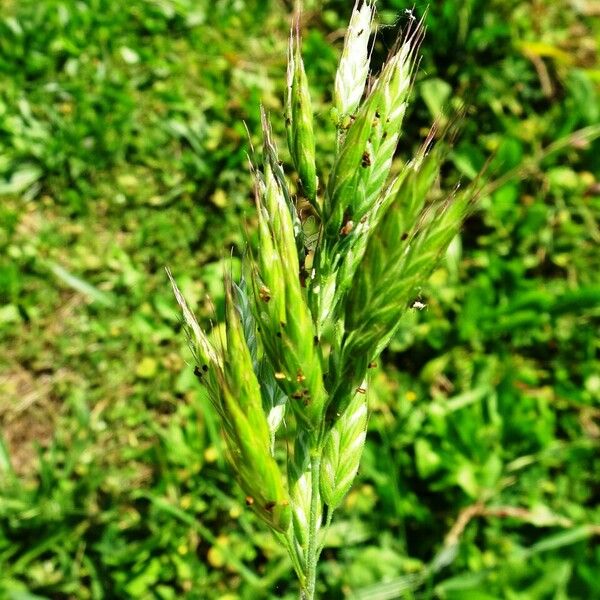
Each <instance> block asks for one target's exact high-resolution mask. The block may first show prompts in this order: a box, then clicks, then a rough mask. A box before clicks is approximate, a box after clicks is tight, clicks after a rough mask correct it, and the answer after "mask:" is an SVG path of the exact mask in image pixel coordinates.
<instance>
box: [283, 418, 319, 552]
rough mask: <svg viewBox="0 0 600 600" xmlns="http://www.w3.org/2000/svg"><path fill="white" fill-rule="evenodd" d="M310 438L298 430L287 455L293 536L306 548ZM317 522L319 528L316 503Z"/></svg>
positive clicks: (309, 486)
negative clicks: (291, 450) (290, 451)
mask: <svg viewBox="0 0 600 600" xmlns="http://www.w3.org/2000/svg"><path fill="white" fill-rule="evenodd" d="M310 441H311V440H310V436H309V435H307V433H306V432H304V431H302V430H299V431H298V432H296V437H295V440H294V448H293V452H292V453H290V454H289V455H288V485H289V489H290V501H291V507H292V523H293V527H294V534H295V536H296V539H297V540H298V542H299V543H300V545H301V546H304V547H306V544H307V542H308V540H307V538H306V532H307V531H308V525H309V519H310V501H311V489H312V485H311V483H312V473H311V466H310ZM318 507H319V508H318V514H317V521H318V526H319V527H320V523H321V517H322V508H321V503H320V502H319V503H318Z"/></svg>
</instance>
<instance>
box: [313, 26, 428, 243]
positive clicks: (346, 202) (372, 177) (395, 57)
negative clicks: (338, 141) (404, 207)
mask: <svg viewBox="0 0 600 600" xmlns="http://www.w3.org/2000/svg"><path fill="white" fill-rule="evenodd" d="M422 32H423V30H422V27H421V24H420V23H419V24H418V25H416V26H415V28H414V29H412V30H409V32H408V33H407V35H406V36H405V38H404V39H403V41H402V42H401V43H399V44H398V45H397V47H396V49H395V52H394V53H393V54H392V56H391V58H390V59H389V60H388V61H387V63H386V64H385V66H384V67H383V70H382V72H381V74H380V76H379V78H378V80H377V82H376V83H375V85H374V86H373V89H372V91H371V93H370V94H369V96H368V97H367V99H366V100H365V102H364V104H363V105H362V107H361V109H360V110H359V112H358V114H357V116H356V119H355V121H354V123H353V124H352V125H351V126H350V129H349V130H348V133H347V135H346V138H345V140H344V143H343V145H342V147H341V148H340V151H339V153H338V156H337V158H336V162H335V163H334V166H333V169H332V172H331V175H330V178H329V181H328V184H327V195H326V198H325V209H324V219H325V228H326V234H327V236H328V237H330V238H333V239H336V240H337V239H338V238H339V237H340V233H342V235H343V230H342V227H343V226H344V225H345V224H346V225H347V223H348V222H349V221H352V222H353V224H356V223H358V222H359V221H360V220H361V219H362V218H363V217H364V216H365V215H366V214H367V212H368V211H369V210H370V209H371V208H373V206H374V203H375V201H376V199H377V196H378V195H379V193H380V191H381V188H382V187H383V186H384V184H385V182H386V179H387V177H388V174H389V170H390V167H391V164H392V159H393V155H394V151H395V149H396V145H397V143H398V137H399V136H400V129H401V125H402V120H403V118H404V113H405V111H406V106H407V101H408V96H409V92H410V89H411V84H412V80H413V72H414V66H415V54H416V52H417V49H418V47H419V44H420V41H421V37H422ZM344 221H345V223H344Z"/></svg>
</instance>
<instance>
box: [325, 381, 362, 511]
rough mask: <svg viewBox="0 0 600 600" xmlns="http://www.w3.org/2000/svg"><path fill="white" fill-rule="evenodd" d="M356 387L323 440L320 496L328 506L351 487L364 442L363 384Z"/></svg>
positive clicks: (333, 506) (337, 504) (333, 505)
mask: <svg viewBox="0 0 600 600" xmlns="http://www.w3.org/2000/svg"><path fill="white" fill-rule="evenodd" d="M359 389H360V391H358V392H356V393H355V394H354V397H353V398H352V400H351V402H350V404H349V405H348V407H347V408H346V409H345V410H344V412H343V414H342V415H341V416H340V417H339V418H338V419H337V421H336V422H335V424H334V425H333V427H332V428H331V430H330V431H329V433H328V434H327V437H326V439H325V446H324V449H323V462H322V463H321V473H320V479H321V481H320V484H321V495H322V496H323V500H324V501H325V503H326V504H327V505H328V506H329V508H330V509H335V508H337V507H338V506H339V505H340V504H341V503H342V500H343V499H344V496H345V495H346V494H347V493H348V490H349V489H350V487H351V486H352V482H353V481H354V478H355V477H356V473H357V472H358V467H359V465H360V457H361V455H362V451H363V448H364V445H365V438H366V435H367V421H368V408H367V395H366V383H363V384H362V385H361V387H360V388H359Z"/></svg>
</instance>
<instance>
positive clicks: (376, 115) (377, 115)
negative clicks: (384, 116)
mask: <svg viewBox="0 0 600 600" xmlns="http://www.w3.org/2000/svg"><path fill="white" fill-rule="evenodd" d="M380 116H381V113H380V112H379V111H378V110H376V111H375V117H376V118H377V119H379V117H380Z"/></svg>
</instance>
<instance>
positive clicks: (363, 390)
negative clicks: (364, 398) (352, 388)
mask: <svg viewBox="0 0 600 600" xmlns="http://www.w3.org/2000/svg"><path fill="white" fill-rule="evenodd" d="M356 393H357V394H366V393H367V390H366V389H365V388H364V387H357V388H356Z"/></svg>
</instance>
